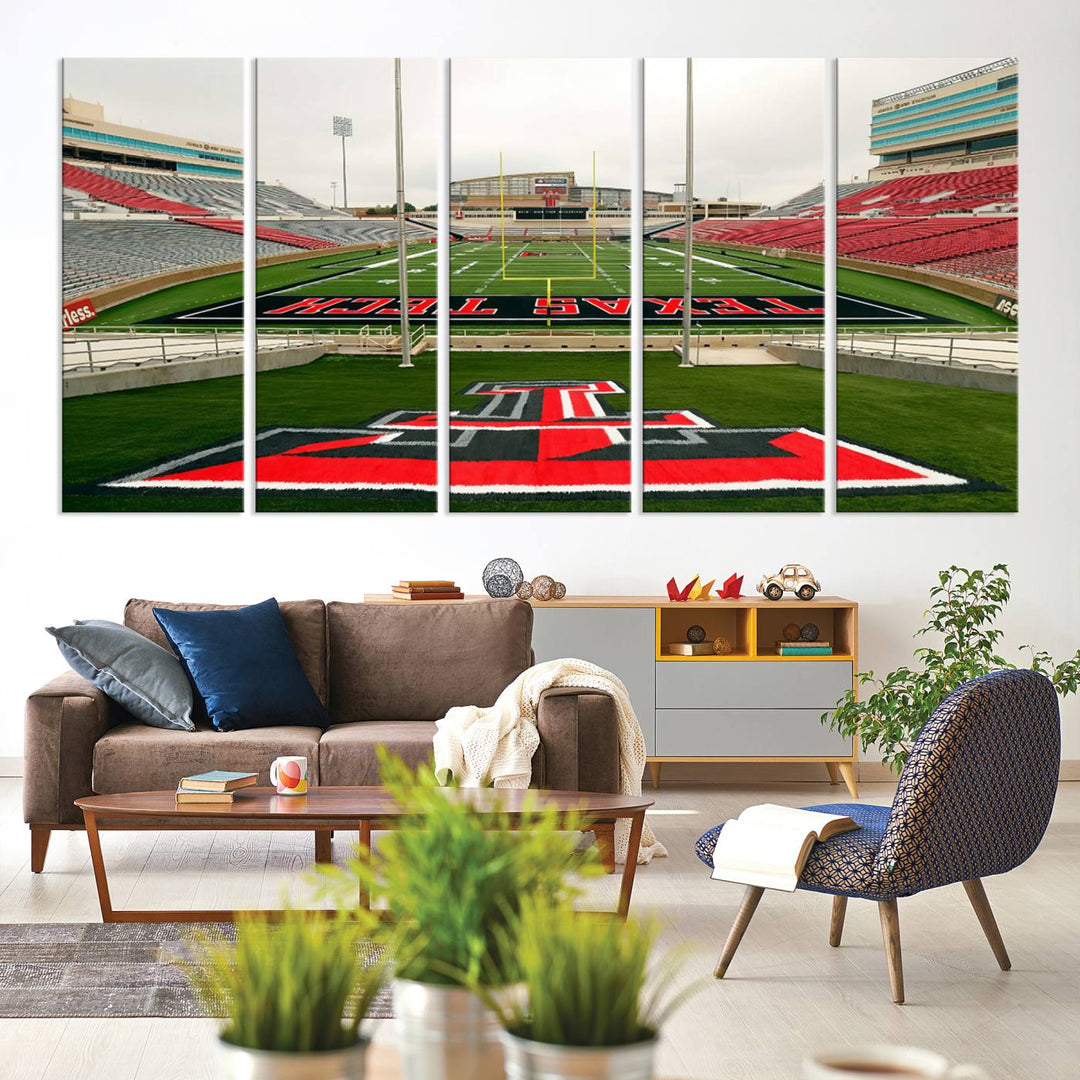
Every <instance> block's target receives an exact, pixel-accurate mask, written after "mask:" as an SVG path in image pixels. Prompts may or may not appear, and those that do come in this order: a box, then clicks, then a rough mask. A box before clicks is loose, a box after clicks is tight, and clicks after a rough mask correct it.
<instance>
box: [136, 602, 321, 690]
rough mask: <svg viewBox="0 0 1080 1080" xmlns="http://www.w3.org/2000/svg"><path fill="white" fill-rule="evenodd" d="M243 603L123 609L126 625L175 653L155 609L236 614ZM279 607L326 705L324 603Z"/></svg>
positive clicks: (149, 604) (298, 655) (151, 604)
mask: <svg viewBox="0 0 1080 1080" xmlns="http://www.w3.org/2000/svg"><path fill="white" fill-rule="evenodd" d="M242 606H243V605H241V604H179V603H175V604H174V603H171V602H169V601H167V600H129V601H128V602H127V604H126V605H125V606H124V625H125V626H129V627H131V629H132V630H136V631H138V633H140V634H142V636H143V637H146V638H149V639H150V640H151V641H153V642H154V643H155V644H157V645H160V646H161V647H162V648H163V649H168V650H169V651H170V652H172V653H175V651H176V650H175V649H173V647H172V645H171V644H170V643H169V639H168V638H167V637H166V636H165V633H164V631H163V630H162V629H161V627H160V626H158V623H157V619H155V618H154V608H156V607H159V608H168V609H170V610H171V611H235V610H236V609H237V608H239V607H242ZM278 607H279V608H280V609H281V617H282V619H284V620H285V629H286V630H288V631H289V639H290V640H291V641H292V644H293V648H294V649H295V650H296V658H297V659H298V660H299V661H300V666H301V667H302V668H303V669H304V674H305V675H306V676H307V677H308V682H310V683H311V685H312V687H313V688H314V690H315V693H316V694H318V696H319V700H320V701H321V702H322V703H323V705H324V706H325V705H326V605H325V604H324V603H323V602H322V601H321V600H283V601H282V602H281V603H280V604H279V605H278Z"/></svg>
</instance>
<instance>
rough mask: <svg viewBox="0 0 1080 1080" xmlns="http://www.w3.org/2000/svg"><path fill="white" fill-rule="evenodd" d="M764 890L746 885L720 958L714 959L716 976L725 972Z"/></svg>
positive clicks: (720, 975) (714, 973)
mask: <svg viewBox="0 0 1080 1080" xmlns="http://www.w3.org/2000/svg"><path fill="white" fill-rule="evenodd" d="M764 892H765V890H764V889H762V888H759V887H758V886H757V885H748V886H747V888H746V892H745V893H743V898H742V903H741V904H740V905H739V913H738V915H736V916H735V922H734V924H733V925H732V927H731V930H730V931H729V933H728V936H727V941H725V942H724V951H723V952H722V953H721V954H720V959H719V960H717V961H716V967H715V969H714V970H713V975H714V976H715V977H716V978H718V979H722V978H723V977H724V975H725V974H726V973H727V969H728V965H729V964H730V963H731V959H732V957H733V956H734V955H735V950H736V949H737V948H738V947H739V942H740V941H742V938H743V934H745V933H746V928H747V927H748V926H749V925H750V920H751V919H752V918H753V917H754V912H755V911H756V910H757V906H758V902H759V901H760V900H761V897H762V895H763V894H764Z"/></svg>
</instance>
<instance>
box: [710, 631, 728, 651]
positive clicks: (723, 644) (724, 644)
mask: <svg viewBox="0 0 1080 1080" xmlns="http://www.w3.org/2000/svg"><path fill="white" fill-rule="evenodd" d="M712 651H713V652H714V653H716V655H717V656H727V654H728V653H729V652H731V642H730V641H728V639H727V638H726V637H724V636H723V634H721V635H720V637H718V638H714V639H713V643H712Z"/></svg>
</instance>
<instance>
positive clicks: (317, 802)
mask: <svg viewBox="0 0 1080 1080" xmlns="http://www.w3.org/2000/svg"><path fill="white" fill-rule="evenodd" d="M438 790H439V791H441V792H444V793H445V794H446V797H447V798H449V799H460V800H462V801H464V802H466V803H468V804H469V805H470V806H472V807H474V808H476V809H478V810H480V811H485V812H491V813H497V812H502V813H505V814H508V815H510V816H512V817H513V816H517V815H520V814H522V813H526V812H528V811H529V810H535V809H538V808H542V809H547V810H550V809H555V810H559V811H563V812H566V813H579V814H584V815H589V816H595V815H598V814H610V815H613V816H615V815H621V816H625V817H629V816H631V815H633V814H634V813H636V812H638V811H644V810H646V809H648V807H650V806H652V804H653V800H652V799H646V798H644V797H643V796H641V795H613V794H607V793H604V792H597V791H544V790H541V789H538V788H439V789H438ZM75 805H76V806H78V807H80V808H81V809H82V810H88V811H90V812H91V813H94V814H100V815H101V816H103V817H110V818H111V817H155V818H157V817H178V818H180V817H191V818H196V817H199V818H230V817H231V818H250V819H259V818H265V819H268V820H277V821H286V820H288V821H296V820H299V821H302V820H304V819H305V818H318V819H320V820H323V821H325V820H328V819H335V818H338V819H341V820H342V821H356V820H357V819H360V818H399V817H406V816H408V815H409V814H411V813H415V810H414V809H412V808H410V807H408V806H404V807H403V806H400V805H399V804H398V803H397V802H395V801H394V799H393V797H392V796H391V795H390V793H389V792H388V791H387V790H386V789H385V788H383V787H313V788H310V789H309V790H308V792H307V794H306V795H279V794H278V793H277V791H276V790H275V789H274V788H270V787H247V788H241V789H240V790H239V791H237V792H235V800H234V801H233V802H228V803H214V802H207V803H182V804H180V805H177V802H176V793H175V792H174V791H125V792H121V793H119V794H116V795H90V796H87V797H85V798H82V799H76V800H75Z"/></svg>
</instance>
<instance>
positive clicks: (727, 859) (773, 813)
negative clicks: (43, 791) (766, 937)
mask: <svg viewBox="0 0 1080 1080" xmlns="http://www.w3.org/2000/svg"><path fill="white" fill-rule="evenodd" d="M857 828H859V826H858V825H856V824H855V822H854V821H852V819H851V818H849V817H846V816H844V815H843V814H819V813H817V812H816V811H814V810H797V809H795V808H794V807H791V806H777V805H775V804H774V803H761V804H760V805H758V806H749V807H747V808H746V809H745V810H744V811H743V812H742V813H741V814H740V815H739V816H738V817H737V818H732V819H731V820H730V821H728V822H725V824H724V828H723V829H722V830H721V832H720V838H719V840H717V842H716V848H715V850H714V851H713V872H712V876H713V877H714V878H716V879H717V880H718V881H736V882H740V883H741V884H743V885H758V886H760V887H761V888H764V889H783V890H784V891H785V892H794V891H795V886H796V884H797V883H798V881H799V875H800V874H801V873H802V869H803V867H804V866H805V865H806V860H807V857H808V856H809V855H810V851H811V849H812V848H813V846H814V844H815V843H816V842H817V841H818V840H828V839H829V837H830V836H835V835H836V834H837V833H842V832H850V831H851V830H852V829H857Z"/></svg>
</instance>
